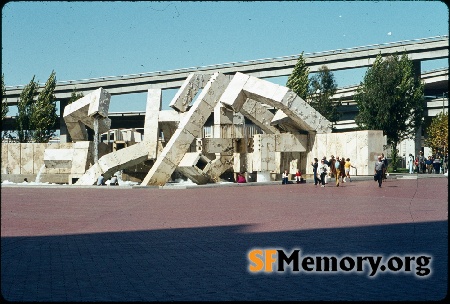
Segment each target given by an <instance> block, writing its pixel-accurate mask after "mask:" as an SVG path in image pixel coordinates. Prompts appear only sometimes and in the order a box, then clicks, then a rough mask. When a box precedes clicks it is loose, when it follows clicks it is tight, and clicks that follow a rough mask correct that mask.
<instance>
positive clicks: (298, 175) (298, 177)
mask: <svg viewBox="0 0 450 304" xmlns="http://www.w3.org/2000/svg"><path fill="white" fill-rule="evenodd" d="M302 179H303V178H302V172H300V170H299V169H297V172H295V181H296V182H297V184H300V183H301V181H302Z"/></svg>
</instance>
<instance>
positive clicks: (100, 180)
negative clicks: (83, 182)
mask: <svg viewBox="0 0 450 304" xmlns="http://www.w3.org/2000/svg"><path fill="white" fill-rule="evenodd" d="M104 184H105V177H104V176H103V174H102V175H100V176H99V177H98V179H97V186H103V185H104Z"/></svg>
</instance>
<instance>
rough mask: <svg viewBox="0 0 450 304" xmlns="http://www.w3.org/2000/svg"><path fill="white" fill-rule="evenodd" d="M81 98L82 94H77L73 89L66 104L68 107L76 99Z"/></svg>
mask: <svg viewBox="0 0 450 304" xmlns="http://www.w3.org/2000/svg"><path fill="white" fill-rule="evenodd" d="M82 97H84V94H83V93H77V89H76V88H74V89H73V92H72V94H71V95H70V98H69V101H68V102H67V104H68V105H69V104H71V103H72V102H74V101H76V100H78V99H80V98H82Z"/></svg>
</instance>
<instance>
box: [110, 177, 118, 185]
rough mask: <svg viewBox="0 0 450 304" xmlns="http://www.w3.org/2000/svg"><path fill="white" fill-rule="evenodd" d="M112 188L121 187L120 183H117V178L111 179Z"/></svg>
mask: <svg viewBox="0 0 450 304" xmlns="http://www.w3.org/2000/svg"><path fill="white" fill-rule="evenodd" d="M109 184H110V185H111V186H117V185H119V182H118V181H117V176H116V175H113V177H111V182H110V183H109Z"/></svg>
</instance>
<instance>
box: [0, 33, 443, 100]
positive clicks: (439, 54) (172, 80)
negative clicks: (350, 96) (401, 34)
mask: <svg viewBox="0 0 450 304" xmlns="http://www.w3.org/2000/svg"><path fill="white" fill-rule="evenodd" d="M448 47H449V40H448V36H447V35H445V36H435V37H428V38H421V39H413V40H404V41H398V42H390V43H383V44H373V45H366V46H359V47H353V48H346V49H338V50H330V51H324V52H315V53H306V54H304V58H305V62H306V65H307V66H308V67H309V69H310V72H316V71H317V70H318V69H319V68H320V67H321V66H323V65H326V66H327V67H328V69H330V70H332V71H336V70H344V69H352V68H361V67H368V66H371V65H372V64H373V62H374V61H375V58H376V56H377V55H378V54H381V55H382V56H384V57H386V56H389V55H393V54H396V53H397V54H402V53H404V52H406V53H407V54H408V56H409V58H410V59H411V60H413V61H414V62H415V69H416V72H417V74H420V62H421V61H424V60H435V59H442V58H448V55H449V49H448ZM298 57H299V55H291V56H283V57H275V58H265V59H257V60H250V61H243V62H231V63H223V64H215V65H208V66H201V67H191V68H183V69H176V70H169V71H156V72H149V73H140V74H132V75H121V76H107V77H99V78H91V79H81V80H67V81H58V82H57V84H56V88H55V96H56V99H57V100H64V99H68V98H70V95H71V93H72V92H73V90H74V89H76V90H77V92H81V93H83V94H85V95H86V94H88V93H89V92H91V91H93V90H95V89H97V88H99V87H102V88H104V89H105V90H107V91H108V92H109V93H110V94H111V95H120V94H130V93H143V92H147V90H148V89H154V88H161V89H172V88H179V87H181V85H182V83H183V81H184V80H185V79H186V78H187V77H188V75H189V74H190V73H194V72H195V73H206V74H208V73H211V74H212V73H214V72H221V73H224V74H234V73H236V72H241V73H245V74H249V75H252V76H255V77H259V78H269V77H279V76H288V75H290V74H291V72H292V70H293V68H294V66H295V64H296V63H297V60H298ZM23 87H24V85H16V86H7V87H6V97H7V101H8V103H9V104H10V105H15V104H17V100H18V98H19V96H20V93H21V92H22V90H23ZM42 87H43V84H42V85H41V87H40V89H42ZM40 89H39V90H40ZM39 90H38V91H39Z"/></svg>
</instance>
